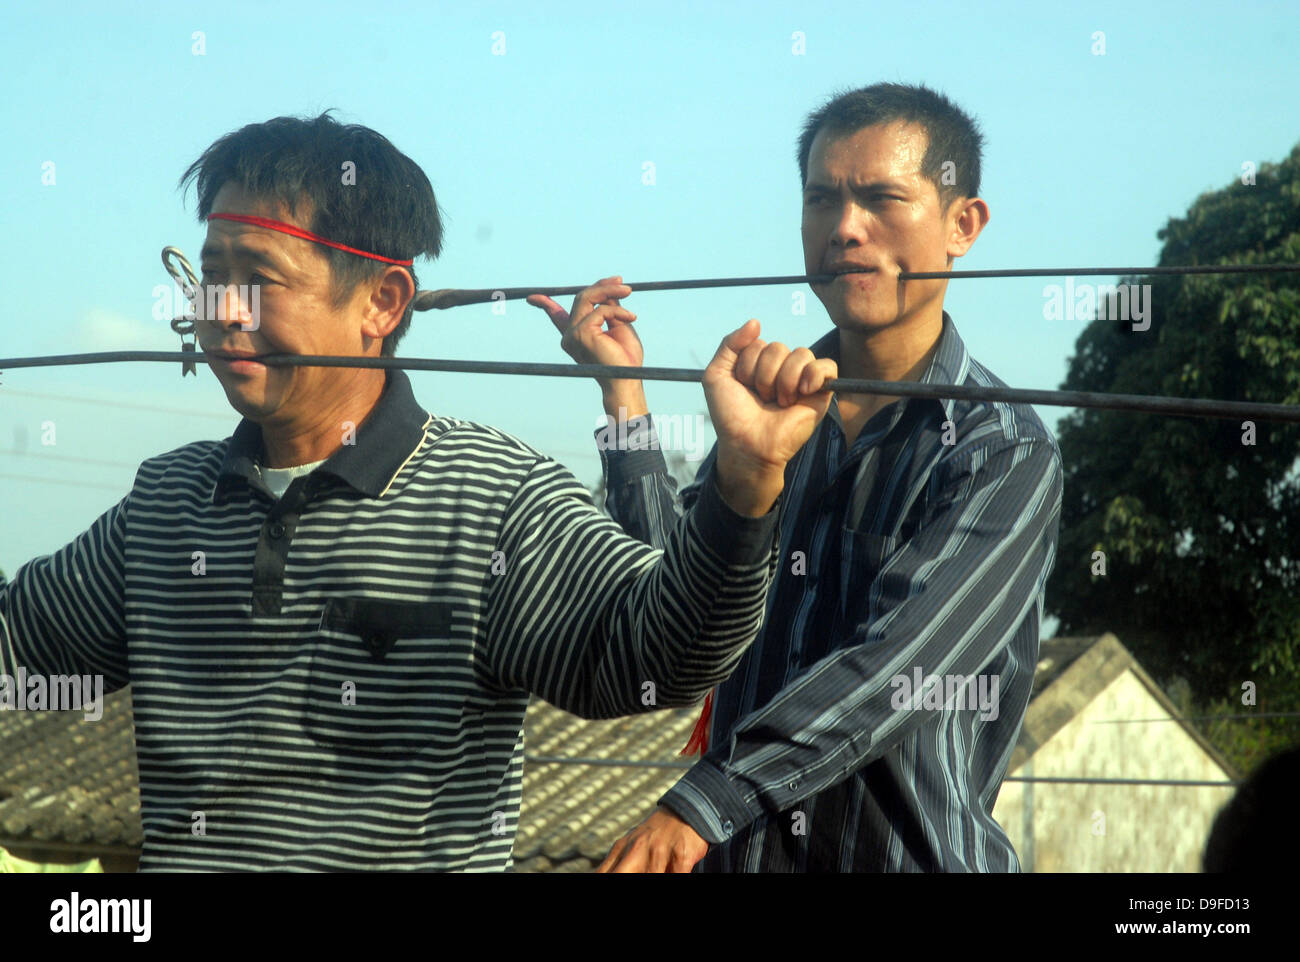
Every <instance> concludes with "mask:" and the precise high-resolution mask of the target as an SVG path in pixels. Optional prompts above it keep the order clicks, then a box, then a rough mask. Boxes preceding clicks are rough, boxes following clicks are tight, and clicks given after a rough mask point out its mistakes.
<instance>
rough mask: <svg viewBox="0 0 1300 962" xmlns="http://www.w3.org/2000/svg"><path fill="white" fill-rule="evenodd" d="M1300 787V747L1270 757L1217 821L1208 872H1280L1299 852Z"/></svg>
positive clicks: (1205, 861)
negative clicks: (1299, 806)
mask: <svg viewBox="0 0 1300 962" xmlns="http://www.w3.org/2000/svg"><path fill="white" fill-rule="evenodd" d="M1297 790H1300V748H1290V749H1287V750H1286V751H1283V752H1281V753H1279V754H1277V755H1274V756H1273V757H1272V758H1270V759H1268V760H1267V761H1265V762H1264V763H1263V764H1262V765H1260V766H1259V768H1257V769H1256V770H1255V771H1254V772H1253V773H1252V774H1251V776H1250V777H1249V778H1247V779H1246V780H1245V781H1244V782H1243V783H1242V784H1241V786H1240V787H1239V788H1238V789H1237V794H1236V795H1234V796H1233V797H1232V801H1230V802H1229V803H1228V804H1227V805H1225V806H1224V807H1223V809H1222V810H1221V811H1220V812H1219V814H1218V815H1217V816H1215V819H1214V825H1213V827H1212V828H1211V829H1210V835H1209V838H1208V839H1207V840H1206V843H1205V855H1204V857H1203V860H1202V865H1203V866H1204V869H1205V871H1206V872H1253V873H1260V874H1263V873H1268V872H1273V871H1276V870H1277V868H1278V866H1280V865H1288V864H1292V863H1293V862H1294V861H1295V859H1296V857H1297V856H1300V830H1297V829H1296V825H1295V797H1296V792H1297Z"/></svg>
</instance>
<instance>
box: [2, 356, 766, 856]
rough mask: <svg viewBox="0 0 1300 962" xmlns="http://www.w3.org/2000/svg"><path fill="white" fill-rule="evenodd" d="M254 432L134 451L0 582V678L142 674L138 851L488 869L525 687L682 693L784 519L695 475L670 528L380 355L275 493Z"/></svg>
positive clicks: (743, 601)
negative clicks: (602, 506) (640, 530)
mask: <svg viewBox="0 0 1300 962" xmlns="http://www.w3.org/2000/svg"><path fill="white" fill-rule="evenodd" d="M260 453H261V429H260V428H259V427H258V426H257V425H256V424H255V423H253V422H250V421H243V422H242V423H241V424H240V425H239V426H238V428H237V429H236V430H235V432H234V435H233V436H232V437H231V438H227V439H226V440H224V441H220V442H216V441H203V442H197V443H194V444H189V445H186V446H185V447H182V448H179V449H177V450H175V451H172V452H170V453H168V454H164V455H161V456H159V457H156V458H151V459H149V460H147V461H145V462H144V463H143V464H142V465H141V466H140V469H139V472H138V474H137V476H136V481H135V485H134V487H133V488H132V490H131V492H130V493H129V494H128V495H127V497H126V498H124V499H123V500H122V501H121V502H120V503H119V504H117V505H116V506H115V507H113V508H112V509H110V510H109V511H107V512H106V513H105V514H104V515H103V516H101V517H100V518H99V519H98V520H97V521H96V522H95V523H94V524H93V525H92V526H91V527H90V529H89V530H87V531H86V532H85V533H84V534H82V535H81V536H80V537H78V538H77V539H76V540H75V541H74V542H72V543H71V544H69V545H68V546H67V547H65V548H63V549H61V550H60V551H58V552H56V553H55V554H53V555H50V556H47V557H44V558H39V559H36V560H34V561H32V562H29V563H28V564H26V565H24V566H23V567H22V568H20V569H19V570H18V572H17V573H16V574H15V575H14V577H13V580H12V581H10V582H8V583H7V584H4V585H3V586H0V672H2V673H4V674H8V675H10V676H14V675H15V673H16V669H17V667H19V666H21V667H23V668H25V670H26V672H27V673H28V674H29V675H30V674H32V673H41V674H45V675H54V674H102V675H103V676H104V679H105V683H104V689H105V690H106V691H113V690H116V689H118V688H121V687H122V686H124V685H127V684H128V683H129V684H130V685H131V690H132V697H133V702H134V712H135V729H136V740H137V744H138V751H139V770H140V802H141V814H142V819H143V826H144V846H143V852H142V857H141V863H140V867H141V870H142V871H149V870H181V871H187V870H216V871H221V870H239V869H277V870H290V871H292V870H348V869H380V868H382V869H399V868H404V869H467V870H500V869H506V868H508V867H509V866H510V864H511V844H512V842H513V839H514V834H515V827H516V822H517V816H518V811H519V803H520V794H521V774H522V767H523V718H524V710H525V708H526V706H527V703H528V698H529V694H530V693H534V694H536V695H539V696H540V697H542V698H545V699H546V700H547V701H549V702H551V703H552V704H554V705H557V706H559V707H560V708H563V709H565V710H567V711H570V712H573V713H574V714H577V715H580V716H583V717H588V718H609V717H614V716H618V715H624V714H631V713H635V712H642V711H648V710H650V709H652V708H664V707H669V706H680V705H689V704H691V703H693V702H696V701H698V700H699V699H700V698H701V697H702V696H703V695H704V694H705V692H707V691H708V690H709V688H710V687H711V686H713V685H715V684H716V683H718V682H720V681H721V680H722V679H723V678H725V677H726V676H727V675H728V674H729V673H730V672H731V670H732V669H733V667H734V666H735V664H736V662H737V660H738V659H739V658H740V655H741V653H742V651H743V650H744V648H745V646H746V645H747V644H748V643H749V642H750V641H751V640H752V639H753V637H754V635H755V633H756V632H757V630H758V627H759V624H760V622H761V619H762V615H763V606H764V600H765V595H766V591H767V587H768V584H769V583H770V580H771V576H772V572H773V570H774V568H775V564H776V531H777V525H776V518H777V511H775V510H773V511H771V512H769V513H768V515H767V516H765V517H763V518H747V517H743V516H741V515H738V514H736V513H735V512H733V511H732V510H731V509H730V508H728V507H727V506H726V505H725V504H724V503H723V502H722V500H721V497H720V495H719V494H718V492H717V488H716V486H715V484H713V483H712V482H710V483H708V484H706V485H705V486H704V487H705V490H704V492H703V493H702V495H701V497H700V499H699V501H698V503H697V504H696V505H695V508H694V510H693V511H692V513H691V515H690V518H689V522H688V523H686V524H683V525H680V526H678V527H677V528H675V530H674V531H673V532H672V534H671V535H670V537H669V539H668V541H667V543H666V545H665V550H662V551H660V550H658V549H653V548H651V547H648V546H647V545H645V544H643V543H641V542H640V541H637V540H635V539H633V538H630V537H628V536H627V535H626V534H624V533H623V532H622V531H621V530H620V529H619V528H618V526H617V525H615V524H614V523H613V522H612V521H610V520H609V519H608V518H605V517H604V516H602V515H601V514H600V513H599V512H598V511H597V510H596V508H595V507H594V506H593V505H592V503H591V497H590V495H589V494H588V492H587V491H586V490H585V489H584V488H583V487H582V485H581V484H580V483H579V482H578V481H577V480H576V479H575V478H574V477H573V475H572V474H571V473H570V472H569V471H568V470H566V469H565V468H564V467H563V466H562V465H560V464H558V463H556V462H555V461H553V460H550V459H549V458H547V457H545V456H544V455H542V454H539V453H538V452H537V451H534V450H533V449H532V448H530V447H528V446H527V445H525V444H523V443H521V442H520V441H518V440H516V439H514V438H512V437H510V436H508V435H506V434H503V433H502V432H500V431H497V430H495V429H493V428H491V427H486V426H483V425H479V424H475V423H472V422H468V421H463V420H457V419H455V418H450V417H432V416H430V415H428V414H427V413H426V412H425V411H424V410H423V409H422V408H421V407H420V406H419V405H418V404H417V403H416V401H415V399H414V397H413V395H412V393H411V387H410V382H409V379H408V378H407V377H406V375H405V374H403V373H402V372H401V371H398V370H392V371H390V372H388V381H387V387H386V390H385V392H384V394H383V395H382V396H381V398H380V401H379V403H378V404H377V405H376V407H375V409H374V410H373V411H372V413H371V415H370V416H369V418H367V419H366V420H365V421H364V422H363V423H362V425H361V427H360V428H359V430H358V432H357V434H356V439H355V444H353V445H345V446H343V447H341V448H340V449H339V450H338V452H337V453H335V454H334V455H333V456H331V457H330V458H328V459H327V460H326V461H325V463H324V464H322V465H321V466H320V467H319V468H317V469H316V470H314V471H312V472H311V473H310V474H308V475H305V476H302V477H298V478H295V479H294V480H293V482H292V483H291V484H290V485H289V487H288V489H287V490H286V491H285V493H284V495H283V497H281V498H279V499H278V500H277V499H275V498H274V497H273V496H272V495H271V494H270V493H269V492H268V491H267V489H266V488H265V486H264V485H263V483H262V482H261V481H260V480H259V476H258V472H257V464H256V462H257V459H258V457H259V455H260Z"/></svg>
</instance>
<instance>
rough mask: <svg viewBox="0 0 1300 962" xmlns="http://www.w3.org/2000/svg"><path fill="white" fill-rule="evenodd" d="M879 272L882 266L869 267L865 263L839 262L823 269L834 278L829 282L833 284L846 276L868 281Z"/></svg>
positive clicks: (864, 281) (823, 272) (863, 281)
mask: <svg viewBox="0 0 1300 962" xmlns="http://www.w3.org/2000/svg"><path fill="white" fill-rule="evenodd" d="M878 273H880V268H878V267H868V266H866V265H863V264H837V265H833V266H831V267H827V268H826V269H824V270H823V271H822V274H824V275H828V276H830V277H831V278H832V280H831V281H830V282H829V283H831V284H836V283H838V282H840V281H842V280H845V279H846V278H852V277H860V278H861V281H860V283H866V282H867V280H868V278H869V277H870V276H871V275H873V274H878ZM845 283H848V281H845Z"/></svg>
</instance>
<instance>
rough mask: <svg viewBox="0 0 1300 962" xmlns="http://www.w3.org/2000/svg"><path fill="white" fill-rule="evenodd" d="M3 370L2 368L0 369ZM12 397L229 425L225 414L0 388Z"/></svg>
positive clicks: (3, 392) (0, 390)
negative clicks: (164, 415) (178, 416)
mask: <svg viewBox="0 0 1300 962" xmlns="http://www.w3.org/2000/svg"><path fill="white" fill-rule="evenodd" d="M0 370H3V368H0ZM6 395H13V396H15V397H29V398H39V399H41V400H45V401H73V402H75V403H77V404H93V405H95V406H96V407H110V408H123V409H126V410H132V411H149V412H151V413H163V414H180V415H183V416H185V417H191V418H211V419H213V420H218V421H224V422H225V423H227V424H229V423H230V418H229V416H227V415H225V414H212V413H209V412H207V411H190V410H186V409H185V408H170V407H159V406H158V405H156V404H131V403H130V402H127V401H115V400H110V399H108V398H90V397H72V396H71V395H67V394H48V393H46V392H43V391H19V390H16V389H14V388H0V397H4V396H6Z"/></svg>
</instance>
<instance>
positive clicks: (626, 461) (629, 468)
mask: <svg viewBox="0 0 1300 962" xmlns="http://www.w3.org/2000/svg"><path fill="white" fill-rule="evenodd" d="M596 449H597V450H598V451H599V452H600V466H601V468H602V469H603V470H604V472H605V486H606V487H607V488H613V487H616V486H618V485H620V484H625V483H627V482H629V481H635V480H636V479H637V478H641V477H644V476H645V475H647V474H667V473H668V462H667V461H665V460H664V455H663V452H662V451H661V450H660V449H659V432H658V430H657V429H656V428H655V425H654V421H653V420H652V419H651V417H650V415H649V414H643V415H641V416H640V417H635V418H628V419H627V420H626V421H621V422H620V421H618V420H617V419H616V418H615V417H614V416H613V415H612V414H606V415H604V416H603V420H602V421H601V422H600V427H598V428H596Z"/></svg>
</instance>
